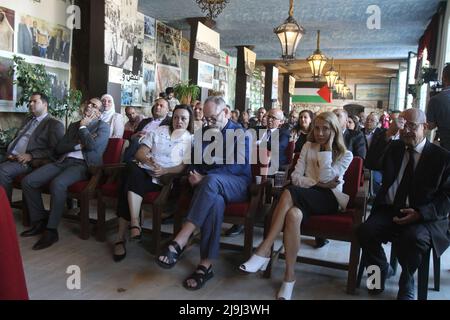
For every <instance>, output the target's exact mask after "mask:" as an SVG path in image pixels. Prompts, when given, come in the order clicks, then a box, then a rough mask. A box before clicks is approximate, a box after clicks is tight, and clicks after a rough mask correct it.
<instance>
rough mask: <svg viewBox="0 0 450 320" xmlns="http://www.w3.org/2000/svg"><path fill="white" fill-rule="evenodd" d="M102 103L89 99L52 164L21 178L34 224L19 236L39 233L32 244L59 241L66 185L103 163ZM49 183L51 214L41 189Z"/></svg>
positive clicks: (105, 138) (105, 141)
mask: <svg viewBox="0 0 450 320" xmlns="http://www.w3.org/2000/svg"><path fill="white" fill-rule="evenodd" d="M101 109H102V102H101V101H100V100H99V99H97V98H94V99H91V100H90V102H89V104H88V105H87V106H86V107H85V108H84V110H83V119H81V121H78V122H75V123H72V124H71V125H70V126H69V129H68V130H67V133H66V134H65V135H64V137H63V138H62V139H61V140H60V141H59V142H58V144H57V145H56V149H55V152H56V154H57V155H59V156H60V158H59V160H57V161H56V162H54V163H50V164H48V165H45V166H43V167H41V168H39V169H37V170H35V171H33V172H32V173H31V174H29V175H27V176H26V177H25V178H24V179H23V180H22V189H23V196H24V198H25V200H26V204H27V206H28V210H29V212H30V218H31V221H32V223H33V227H32V228H31V229H29V230H26V231H24V232H22V234H21V236H23V237H31V236H35V235H38V234H42V237H41V238H40V239H39V241H38V242H36V244H35V245H34V246H33V250H41V249H45V248H47V247H49V246H51V245H52V244H53V243H55V242H56V241H58V231H57V228H58V224H59V221H60V220H61V216H62V214H63V212H64V204H65V202H66V197H67V188H68V187H69V186H70V185H72V184H73V183H75V182H77V181H80V180H86V179H87V178H88V175H89V167H92V166H100V165H102V163H103V152H104V151H105V149H106V146H107V144H108V139H109V133H110V128H109V125H108V124H107V123H106V122H103V121H101V120H100V115H101V111H100V110H101ZM48 183H50V194H51V202H50V214H49V215H46V212H45V209H44V204H43V203H42V196H41V190H40V188H41V187H42V186H45V185H47V184H48Z"/></svg>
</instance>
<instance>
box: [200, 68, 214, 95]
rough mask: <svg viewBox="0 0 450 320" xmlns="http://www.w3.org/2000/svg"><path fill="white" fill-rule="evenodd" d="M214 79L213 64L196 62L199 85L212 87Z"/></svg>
mask: <svg viewBox="0 0 450 320" xmlns="http://www.w3.org/2000/svg"><path fill="white" fill-rule="evenodd" d="M213 80H214V65H213V64H211V63H207V62H203V61H199V62H198V82H197V85H198V86H199V87H203V88H208V89H212V88H213V85H214V83H213Z"/></svg>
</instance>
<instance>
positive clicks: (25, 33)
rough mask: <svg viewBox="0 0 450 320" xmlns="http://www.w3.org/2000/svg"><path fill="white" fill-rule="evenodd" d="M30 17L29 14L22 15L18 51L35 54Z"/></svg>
mask: <svg viewBox="0 0 450 320" xmlns="http://www.w3.org/2000/svg"><path fill="white" fill-rule="evenodd" d="M27 20H29V18H28V17H27V16H23V17H22V21H21V23H20V24H19V37H18V40H17V49H18V50H17V51H18V52H19V53H23V54H26V55H29V56H31V55H32V54H33V33H32V30H31V28H30V27H29V26H28V21H27Z"/></svg>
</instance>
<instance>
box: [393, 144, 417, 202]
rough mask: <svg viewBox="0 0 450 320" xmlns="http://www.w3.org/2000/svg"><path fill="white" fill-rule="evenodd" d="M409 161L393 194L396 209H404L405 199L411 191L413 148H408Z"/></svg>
mask: <svg viewBox="0 0 450 320" xmlns="http://www.w3.org/2000/svg"><path fill="white" fill-rule="evenodd" d="M407 152H408V153H409V161H408V164H407V165H406V168H405V172H404V173H403V177H402V181H401V182H400V185H399V186H398V189H397V192H396V193H395V198H394V206H395V207H397V208H405V207H406V198H407V197H408V194H409V191H410V189H411V185H412V181H413V177H414V153H415V150H414V149H413V148H408V149H407Z"/></svg>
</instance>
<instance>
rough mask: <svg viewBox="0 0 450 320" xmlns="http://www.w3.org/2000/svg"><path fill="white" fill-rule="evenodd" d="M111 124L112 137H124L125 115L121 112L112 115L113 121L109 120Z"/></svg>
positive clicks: (110, 135)
mask: <svg viewBox="0 0 450 320" xmlns="http://www.w3.org/2000/svg"><path fill="white" fill-rule="evenodd" d="M109 126H110V127H111V130H110V134H109V137H110V138H120V139H122V138H123V133H124V131H125V123H124V120H123V116H122V115H121V114H120V113H115V114H114V115H113V116H112V118H111V121H110V122H109Z"/></svg>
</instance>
